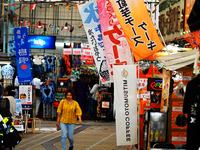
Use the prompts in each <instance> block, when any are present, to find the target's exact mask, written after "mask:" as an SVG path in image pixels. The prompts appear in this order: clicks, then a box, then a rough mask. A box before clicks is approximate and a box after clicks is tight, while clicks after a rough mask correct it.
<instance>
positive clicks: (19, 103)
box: [15, 99, 22, 118]
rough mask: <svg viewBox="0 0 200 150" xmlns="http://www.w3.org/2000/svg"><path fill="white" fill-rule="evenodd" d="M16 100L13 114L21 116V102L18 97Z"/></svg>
mask: <svg viewBox="0 0 200 150" xmlns="http://www.w3.org/2000/svg"><path fill="white" fill-rule="evenodd" d="M15 101H16V109H15V116H16V117H20V118H22V103H21V100H20V99H15Z"/></svg>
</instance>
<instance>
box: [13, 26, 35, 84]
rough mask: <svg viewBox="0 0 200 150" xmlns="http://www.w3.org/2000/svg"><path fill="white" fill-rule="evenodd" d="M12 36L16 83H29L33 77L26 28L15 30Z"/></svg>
mask: <svg viewBox="0 0 200 150" xmlns="http://www.w3.org/2000/svg"><path fill="white" fill-rule="evenodd" d="M14 34H15V47H16V60H17V75H18V82H19V83H30V82H31V81H32V80H33V77H32V75H31V64H30V56H29V43H28V31H27V28H26V27H25V28H15V29H14Z"/></svg>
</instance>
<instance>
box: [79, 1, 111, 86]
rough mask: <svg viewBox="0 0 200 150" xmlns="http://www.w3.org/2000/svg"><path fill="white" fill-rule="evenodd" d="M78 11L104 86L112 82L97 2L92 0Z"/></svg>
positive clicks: (80, 6)
mask: <svg viewBox="0 0 200 150" xmlns="http://www.w3.org/2000/svg"><path fill="white" fill-rule="evenodd" d="M78 9H79V12H80V15H81V19H82V22H83V25H84V28H85V31H86V34H87V38H88V41H89V44H90V47H91V50H92V54H93V57H94V61H95V64H96V66H97V70H98V72H99V76H100V80H101V82H102V83H103V84H104V83H106V82H107V81H110V77H109V71H108V65H107V62H106V56H105V50H104V44H103V39H102V33H101V27H100V22H99V13H98V8H97V2H96V0H91V1H89V2H86V3H85V4H82V5H79V6H78Z"/></svg>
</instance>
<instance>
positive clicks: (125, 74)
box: [113, 65, 137, 146]
mask: <svg viewBox="0 0 200 150" xmlns="http://www.w3.org/2000/svg"><path fill="white" fill-rule="evenodd" d="M113 71H114V83H115V84H114V97H115V103H114V105H115V107H116V137H117V146H121V145H134V144H137V134H136V133H137V83H136V82H135V81H136V80H137V78H136V65H120V66H118V65H114V68H113Z"/></svg>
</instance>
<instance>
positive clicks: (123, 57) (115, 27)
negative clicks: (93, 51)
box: [97, 0, 133, 82]
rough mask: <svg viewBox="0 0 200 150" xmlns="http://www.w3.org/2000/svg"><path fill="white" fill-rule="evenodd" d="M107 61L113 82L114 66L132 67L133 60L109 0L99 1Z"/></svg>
mask: <svg viewBox="0 0 200 150" xmlns="http://www.w3.org/2000/svg"><path fill="white" fill-rule="evenodd" d="M97 6H98V11H99V19H100V24H101V31H102V34H103V43H104V47H105V54H106V56H107V57H106V60H107V64H108V70H109V73H110V81H111V82H113V65H131V64H133V59H132V56H131V51H130V47H129V45H128V42H127V40H126V37H125V35H124V32H123V30H122V28H121V26H120V24H119V21H118V20H117V18H116V15H115V13H114V10H113V8H112V5H111V3H110V2H109V0H98V1H97Z"/></svg>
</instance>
